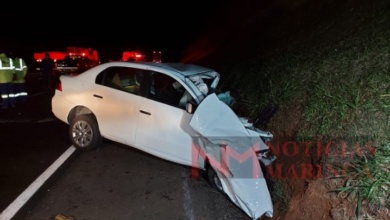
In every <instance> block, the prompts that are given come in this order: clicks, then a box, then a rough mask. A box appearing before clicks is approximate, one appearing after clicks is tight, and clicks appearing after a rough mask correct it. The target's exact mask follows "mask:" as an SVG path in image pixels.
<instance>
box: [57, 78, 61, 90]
mask: <svg viewBox="0 0 390 220" xmlns="http://www.w3.org/2000/svg"><path fill="white" fill-rule="evenodd" d="M56 90H58V91H61V92H62V83H61V80H58V81H57V84H56Z"/></svg>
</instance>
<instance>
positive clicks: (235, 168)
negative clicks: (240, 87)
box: [190, 94, 273, 219]
mask: <svg viewBox="0 0 390 220" xmlns="http://www.w3.org/2000/svg"><path fill="white" fill-rule="evenodd" d="M245 125H246V126H247V127H246V126H245ZM190 126H191V127H192V128H193V129H194V130H196V131H197V132H199V134H200V136H201V137H202V138H200V139H199V140H198V141H199V142H202V144H200V147H201V148H203V151H205V152H206V156H207V158H208V159H209V161H210V165H211V166H212V167H213V168H214V170H215V171H216V173H217V175H218V176H219V179H220V181H221V183H222V187H223V191H224V192H225V193H226V194H227V195H228V197H229V198H230V199H231V201H232V202H233V203H235V204H236V205H237V206H238V207H239V208H241V209H242V210H243V211H244V212H245V213H246V214H247V215H248V216H250V217H251V218H253V219H258V218H260V217H261V216H263V215H266V216H268V217H272V215H273V205H272V200H271V196H270V193H269V190H268V187H267V184H266V181H265V179H264V176H263V173H262V171H261V167H260V162H259V159H258V155H257V154H256V151H260V149H268V147H267V146H266V144H265V143H264V142H263V141H262V140H261V138H260V133H259V132H258V131H257V130H255V129H250V128H249V127H251V126H250V124H248V123H243V121H242V120H240V118H238V117H237V115H236V114H235V113H234V112H233V111H232V109H231V108H230V107H229V106H228V105H227V104H225V103H224V102H222V101H220V100H219V99H218V97H217V96H216V95H215V94H211V95H209V96H207V97H206V98H205V99H204V100H203V101H202V103H201V104H200V105H199V106H198V108H197V109H196V111H195V113H194V115H193V118H192V119H191V122H190Z"/></svg>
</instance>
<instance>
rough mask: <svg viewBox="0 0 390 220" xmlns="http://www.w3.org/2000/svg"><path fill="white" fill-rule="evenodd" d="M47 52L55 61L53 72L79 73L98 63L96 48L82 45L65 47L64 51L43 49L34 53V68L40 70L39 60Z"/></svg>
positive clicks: (40, 60)
mask: <svg viewBox="0 0 390 220" xmlns="http://www.w3.org/2000/svg"><path fill="white" fill-rule="evenodd" d="M45 53H49V54H50V57H51V58H52V59H53V60H54V62H55V64H56V65H55V72H57V73H59V74H64V73H81V72H83V71H85V70H87V69H89V68H91V67H94V66H96V65H98V64H100V57H99V53H98V51H97V50H94V49H92V48H84V47H66V49H65V51H44V52H37V53H34V60H35V62H36V70H40V62H42V59H43V58H44V57H45Z"/></svg>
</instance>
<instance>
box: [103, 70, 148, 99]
mask: <svg viewBox="0 0 390 220" xmlns="http://www.w3.org/2000/svg"><path fill="white" fill-rule="evenodd" d="M145 74H148V72H147V71H145V70H142V69H136V68H129V67H110V68H107V69H105V70H104V71H103V72H101V73H100V74H99V75H98V76H97V77H96V83H97V84H99V85H103V86H107V87H110V88H112V89H117V90H121V91H124V92H128V93H132V94H136V95H139V94H140V91H141V86H142V82H143V78H144V75H145Z"/></svg>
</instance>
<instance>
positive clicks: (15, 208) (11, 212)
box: [0, 146, 76, 220]
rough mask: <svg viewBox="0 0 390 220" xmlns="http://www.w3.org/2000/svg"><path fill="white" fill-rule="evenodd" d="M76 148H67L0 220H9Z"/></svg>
mask: <svg viewBox="0 0 390 220" xmlns="http://www.w3.org/2000/svg"><path fill="white" fill-rule="evenodd" d="M75 150H76V148H75V147H73V146H71V147H69V148H68V149H67V150H66V151H65V152H64V153H63V154H62V155H61V156H60V157H59V158H58V159H57V160H56V161H55V162H54V163H53V164H52V165H51V166H50V167H49V168H47V169H46V170H45V172H43V173H42V174H41V175H40V176H39V177H38V178H37V179H36V180H35V181H34V182H33V183H31V184H30V186H29V187H27V189H26V190H24V191H23V192H22V193H21V194H20V195H19V196H18V197H17V198H16V199H15V200H14V201H13V202H12V203H11V204H10V205H9V206H8V207H7V208H6V209H5V210H4V211H3V212H2V213H1V214H0V220H10V219H12V218H13V217H14V215H15V214H16V213H17V212H18V211H19V210H20V209H21V208H22V207H23V206H24V205H25V204H26V202H27V201H28V200H29V199H30V198H31V197H32V196H33V195H34V193H36V192H37V191H38V189H39V188H40V187H41V186H42V185H43V184H44V183H45V182H46V181H47V180H48V179H49V177H50V176H51V175H53V173H54V172H55V171H56V170H57V169H58V168H59V167H60V166H61V165H62V164H63V163H64V162H65V161H66V160H67V159H68V158H69V157H70V156H71V155H72V154H73V153H74V152H75Z"/></svg>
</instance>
